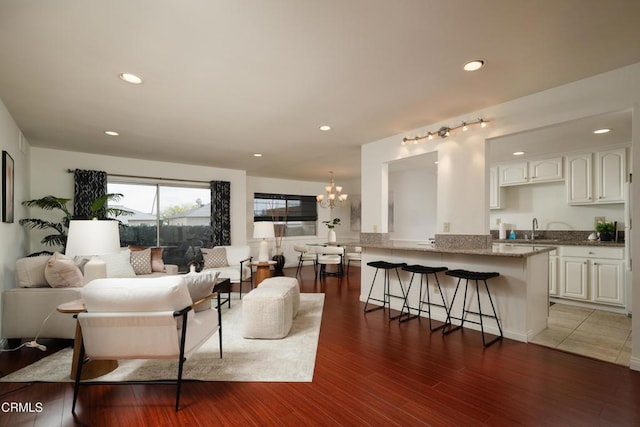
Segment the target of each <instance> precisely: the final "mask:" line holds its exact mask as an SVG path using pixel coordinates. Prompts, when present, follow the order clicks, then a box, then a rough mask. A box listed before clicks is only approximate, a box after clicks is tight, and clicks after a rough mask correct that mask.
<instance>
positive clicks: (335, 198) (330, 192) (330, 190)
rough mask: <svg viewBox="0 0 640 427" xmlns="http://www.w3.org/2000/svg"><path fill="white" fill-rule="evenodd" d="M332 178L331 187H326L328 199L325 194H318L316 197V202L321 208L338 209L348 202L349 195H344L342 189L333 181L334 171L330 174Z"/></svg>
mask: <svg viewBox="0 0 640 427" xmlns="http://www.w3.org/2000/svg"><path fill="white" fill-rule="evenodd" d="M329 175H330V176H331V180H330V181H329V185H327V186H326V187H325V191H326V193H327V194H326V198H325V195H324V194H318V195H317V196H316V200H317V202H318V204H319V205H320V207H321V208H337V207H340V206H342V204H343V203H344V202H345V200H347V194H342V187H341V186H339V185H336V183H335V182H334V181H333V171H330V172H329Z"/></svg>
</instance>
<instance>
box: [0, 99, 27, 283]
mask: <svg viewBox="0 0 640 427" xmlns="http://www.w3.org/2000/svg"><path fill="white" fill-rule="evenodd" d="M20 139H21V134H20V129H18V126H17V125H16V123H15V122H14V120H13V118H12V117H11V115H10V114H9V112H8V111H7V109H6V107H5V105H4V104H3V103H2V102H1V101H0V146H1V147H2V151H6V152H8V153H9V155H10V156H11V157H12V158H13V161H14V174H15V175H14V181H15V182H14V200H15V202H14V208H13V209H14V222H13V223H4V222H2V223H0V241H2V251H0V265H2V269H0V281H1V282H2V284H3V289H9V288H13V287H14V283H15V277H14V274H15V261H16V259H18V258H21V257H22V256H24V255H25V254H26V253H27V250H28V248H27V245H28V244H27V238H26V233H25V231H24V229H23V228H22V226H20V224H19V223H18V221H19V220H20V219H21V218H24V216H25V212H26V209H24V208H23V207H22V205H21V204H20V202H21V201H22V200H24V199H26V198H28V197H29V151H30V150H29V144H28V142H27V140H26V139H24V137H22V144H20ZM21 148H22V151H21ZM0 161H1V160H0ZM0 182H1V181H0ZM2 209H3V208H2V207H1V206H0V212H1V211H2Z"/></svg>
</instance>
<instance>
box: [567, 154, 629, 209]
mask: <svg viewBox="0 0 640 427" xmlns="http://www.w3.org/2000/svg"><path fill="white" fill-rule="evenodd" d="M625 175H626V149H624V148H619V149H614V150H606V151H599V152H596V153H584V154H577V155H571V156H567V203H569V204H571V205H582V204H604V203H624V201H625V191H624V183H625Z"/></svg>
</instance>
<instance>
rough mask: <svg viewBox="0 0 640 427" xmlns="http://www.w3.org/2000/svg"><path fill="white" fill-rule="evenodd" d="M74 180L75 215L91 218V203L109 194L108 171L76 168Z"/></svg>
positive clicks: (76, 216)
mask: <svg viewBox="0 0 640 427" xmlns="http://www.w3.org/2000/svg"><path fill="white" fill-rule="evenodd" d="M73 180H74V194H73V217H74V218H75V219H91V218H90V217H91V203H93V201H94V200H95V199H97V198H98V197H101V196H104V195H105V194H107V173H106V172H103V171H90V170H81V169H76V170H75V172H74V173H73Z"/></svg>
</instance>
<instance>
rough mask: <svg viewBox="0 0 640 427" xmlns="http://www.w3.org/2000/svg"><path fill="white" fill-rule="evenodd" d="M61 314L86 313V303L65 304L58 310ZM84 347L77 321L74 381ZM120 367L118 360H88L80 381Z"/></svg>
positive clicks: (72, 302)
mask: <svg viewBox="0 0 640 427" xmlns="http://www.w3.org/2000/svg"><path fill="white" fill-rule="evenodd" d="M57 310H58V311H59V312H60V313H65V314H78V313H82V312H84V311H86V309H85V307H84V301H82V300H81V299H77V300H73V301H70V302H66V303H64V304H60V305H59V306H58V308H57ZM82 345H83V342H82V328H81V327H80V323H78V322H77V321H76V335H75V338H74V339H73V356H72V357H73V360H72V361H71V374H70V375H69V377H70V378H71V379H72V380H75V379H76V373H77V372H78V352H80V348H81V346H82ZM117 367H118V361H117V360H92V359H90V360H88V361H86V362H85V364H84V365H83V366H82V375H81V376H80V379H82V380H90V379H92V378H96V377H99V376H102V375H105V374H108V373H109V372H111V371H113V370H114V369H116V368H117Z"/></svg>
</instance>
